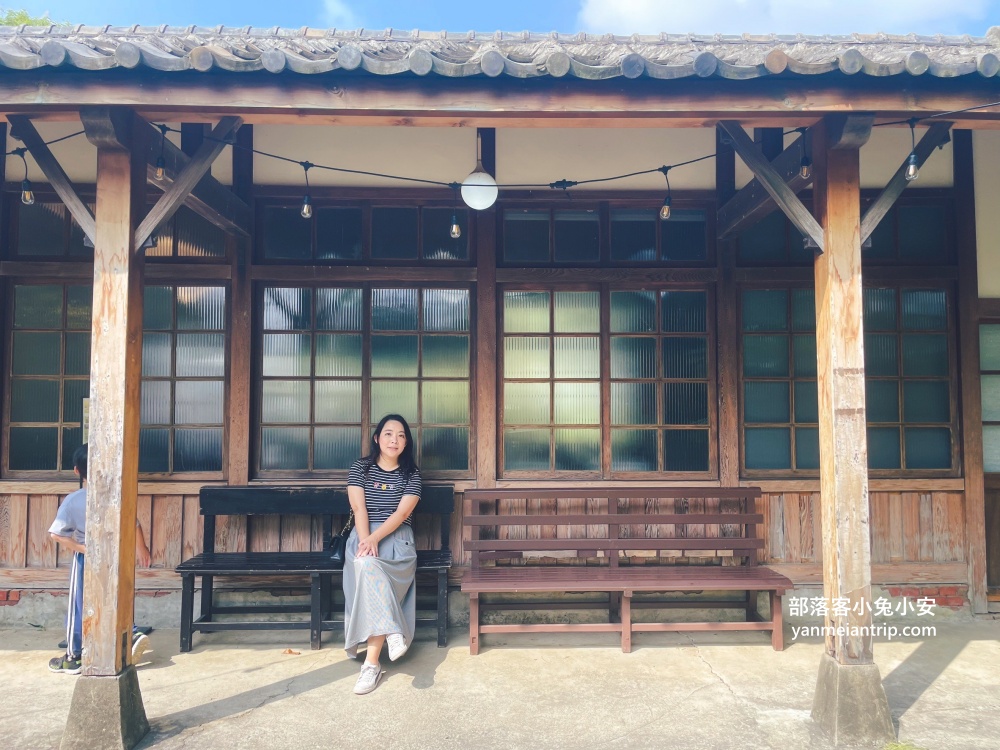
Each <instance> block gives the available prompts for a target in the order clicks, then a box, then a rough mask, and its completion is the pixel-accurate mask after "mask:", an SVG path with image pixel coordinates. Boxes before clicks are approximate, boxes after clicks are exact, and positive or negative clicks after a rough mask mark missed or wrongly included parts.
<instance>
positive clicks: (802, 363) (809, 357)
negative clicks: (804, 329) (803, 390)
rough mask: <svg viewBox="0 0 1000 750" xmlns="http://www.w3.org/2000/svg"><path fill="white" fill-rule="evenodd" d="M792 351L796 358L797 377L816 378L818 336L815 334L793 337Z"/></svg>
mask: <svg viewBox="0 0 1000 750" xmlns="http://www.w3.org/2000/svg"><path fill="white" fill-rule="evenodd" d="M792 350H793V354H794V357H795V377H797V378H814V377H816V336H814V335H813V334H796V335H794V336H792Z"/></svg>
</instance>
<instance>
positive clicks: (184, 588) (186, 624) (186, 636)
mask: <svg viewBox="0 0 1000 750" xmlns="http://www.w3.org/2000/svg"><path fill="white" fill-rule="evenodd" d="M193 620H194V575H192V574H190V573H185V574H183V575H181V653H182V654H186V653H187V652H188V651H190V650H191V623H192V621H193Z"/></svg>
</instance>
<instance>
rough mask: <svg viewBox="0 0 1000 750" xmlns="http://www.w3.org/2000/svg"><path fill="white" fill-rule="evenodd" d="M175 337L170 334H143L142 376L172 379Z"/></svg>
mask: <svg viewBox="0 0 1000 750" xmlns="http://www.w3.org/2000/svg"><path fill="white" fill-rule="evenodd" d="M173 338H174V337H173V336H172V335H171V334H169V333H143V334H142V374H143V375H144V376H148V377H164V378H167V377H170V375H171V367H170V358H171V355H172V354H173Z"/></svg>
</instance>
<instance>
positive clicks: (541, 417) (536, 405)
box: [503, 383, 550, 425]
mask: <svg viewBox="0 0 1000 750" xmlns="http://www.w3.org/2000/svg"><path fill="white" fill-rule="evenodd" d="M503 393H504V396H503V421H504V424H508V425H511V424H548V422H549V413H550V411H549V398H550V395H549V384H548V383H505V384H504V388H503Z"/></svg>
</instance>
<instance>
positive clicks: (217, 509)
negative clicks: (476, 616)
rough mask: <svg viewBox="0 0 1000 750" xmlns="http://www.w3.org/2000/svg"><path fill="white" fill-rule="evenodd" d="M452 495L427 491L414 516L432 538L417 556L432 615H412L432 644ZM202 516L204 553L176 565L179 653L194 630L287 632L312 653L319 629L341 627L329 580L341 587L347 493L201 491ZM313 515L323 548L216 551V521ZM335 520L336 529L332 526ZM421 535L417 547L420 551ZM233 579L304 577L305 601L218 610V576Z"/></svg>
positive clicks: (444, 592) (444, 579)
mask: <svg viewBox="0 0 1000 750" xmlns="http://www.w3.org/2000/svg"><path fill="white" fill-rule="evenodd" d="M454 504H455V501H454V490H453V488H452V487H451V486H450V485H446V486H444V485H443V486H433V485H425V486H424V490H423V495H422V497H421V498H420V502H419V503H418V504H417V509H416V511H414V525H415V527H421V528H422V527H423V526H424V524H422V523H421V522H420V521H421V518H422V517H424V516H428V515H430V516H433V517H436V521H437V524H435V523H434V520H435V518H432V519H431V524H430V528H431V532H432V533H431V536H432V537H434V538H436V541H432V542H431V545H430V546H432V547H434V546H436V547H437V548H435V549H418V550H417V576H418V585H422V579H425V578H427V577H432V578H433V584H434V587H435V596H436V600H435V605H436V613H435V616H434V617H418V618H417V624H418V625H434V626H436V627H437V640H438V646H445V645H446V644H447V638H448V634H447V627H448V570H449V569H450V568H451V562H452V560H451V550H450V548H449V536H450V533H451V514H452V512H453V510H454ZM200 506H201V514H202V515H203V516H204V517H205V531H204V541H203V547H202V549H203V552H202V553H201V554H200V555H195V556H194V557H192V558H189V559H187V560H185V561H184V562H182V563H181V564H180V565H179V566H178V567H177V569H176V570H177V572H178V573H180V575H181V644H180V648H181V651H182V652H186V651H190V650H191V637H192V633H194V632H202V633H210V632H214V631H220V630H286V629H305V628H308V629H309V631H310V643H311V645H312V648H313V649H318V648H320V647H321V638H322V633H323V631H329V630H334V629H339V628H342V627H343V619H338V620H334V619H333V617H332V613H331V610H332V601H333V582H334V581H336V582H338V583H339V582H340V580H341V576H342V571H341V570H340V569H339V568H337V567H335V566H334V564H333V561H332V559H331V557H330V540H331V538H332V536H333V534H334V533H335V532H339V531H340V528H341V526H342V525H343V523H344V522H345V521H346V519H347V514H348V513H349V512H350V509H351V506H350V502H349V501H348V499H347V491H346V489H345V488H343V487H340V488H336V487H294V488H292V487H264V486H260V487H203V488H202V490H201V494H200ZM295 514H303V515H311V516H319V517H320V518H321V519H322V549H321V550H319V551H313V552H216V551H215V518H216V516H220V515H224V516H229V515H246V516H268V515H271V516H273V515H295ZM334 517H337V518H338V523H339V524H340V526H336V527H334V523H333V521H334ZM420 541H421V540H420V537H418V539H417V546H418V547H420ZM198 577H201V614H200V616H199V617H198V619H197V620H196V619H194V589H195V579H196V578H198ZM224 577H230V578H231V577H239V578H251V579H253V580H254V581H256V580H258V579H268V578H270V579H275V578H276V577H277V578H281V579H283V580H284V579H288V578H289V577H292V578H293V579H294V580H301V579H302V578H303V577H308V579H309V590H310V602H309V604H308V605H304V604H294V603H286V604H271V605H218V604H216V603H215V597H214V591H213V587H214V585H215V579H216V578H224ZM305 612H308V613H309V620H308V621H305V620H288V621H286V620H273V619H271V620H260V619H257V620H249V619H242V620H231V619H222V620H219V619H216V618H217V616H219V615H248V614H252V615H270V614H282V615H285V614H290V613H305Z"/></svg>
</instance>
